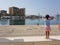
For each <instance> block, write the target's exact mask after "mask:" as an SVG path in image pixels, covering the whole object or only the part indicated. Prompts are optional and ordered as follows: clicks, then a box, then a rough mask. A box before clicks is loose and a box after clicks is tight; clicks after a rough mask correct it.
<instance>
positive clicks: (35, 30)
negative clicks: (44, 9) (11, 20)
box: [0, 25, 60, 37]
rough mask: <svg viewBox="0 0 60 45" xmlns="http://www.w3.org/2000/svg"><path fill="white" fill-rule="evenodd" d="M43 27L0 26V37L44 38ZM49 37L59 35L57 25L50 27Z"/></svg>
mask: <svg viewBox="0 0 60 45" xmlns="http://www.w3.org/2000/svg"><path fill="white" fill-rule="evenodd" d="M44 35H45V31H44V26H43V25H39V26H37V25H30V26H28V25H25V26H24V25H20V26H13V25H12V26H0V37H16V36H17V37H19V36H44ZM50 35H60V30H58V26H57V25H51V34H50Z"/></svg>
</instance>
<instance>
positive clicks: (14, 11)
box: [9, 7, 25, 19]
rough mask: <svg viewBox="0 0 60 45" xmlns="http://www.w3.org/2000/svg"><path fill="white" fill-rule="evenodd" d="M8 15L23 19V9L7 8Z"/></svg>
mask: <svg viewBox="0 0 60 45" xmlns="http://www.w3.org/2000/svg"><path fill="white" fill-rule="evenodd" d="M9 15H11V16H19V18H21V19H22V18H24V17H25V8H20V9H19V8H18V7H10V8H9Z"/></svg>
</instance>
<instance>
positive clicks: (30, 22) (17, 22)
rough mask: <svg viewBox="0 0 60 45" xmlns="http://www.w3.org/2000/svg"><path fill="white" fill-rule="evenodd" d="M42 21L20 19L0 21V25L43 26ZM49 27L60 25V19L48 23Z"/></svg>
mask: <svg viewBox="0 0 60 45" xmlns="http://www.w3.org/2000/svg"><path fill="white" fill-rule="evenodd" d="M44 22H45V21H44V19H21V20H12V21H7V20H0V25H44ZM50 23H51V25H57V24H58V23H60V19H56V18H54V19H53V20H51V21H50Z"/></svg>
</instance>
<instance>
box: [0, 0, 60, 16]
mask: <svg viewBox="0 0 60 45" xmlns="http://www.w3.org/2000/svg"><path fill="white" fill-rule="evenodd" d="M12 6H15V7H19V8H26V15H31V14H32V15H38V14H39V13H40V15H46V14H49V15H56V14H60V0H0V10H7V12H9V7H12Z"/></svg>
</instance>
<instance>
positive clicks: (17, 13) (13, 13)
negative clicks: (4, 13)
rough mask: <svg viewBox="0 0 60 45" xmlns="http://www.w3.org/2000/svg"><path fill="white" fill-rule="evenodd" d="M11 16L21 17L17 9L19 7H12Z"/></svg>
mask: <svg viewBox="0 0 60 45" xmlns="http://www.w3.org/2000/svg"><path fill="white" fill-rule="evenodd" d="M9 14H10V15H14V16H17V15H19V8H17V7H10V8H9Z"/></svg>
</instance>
